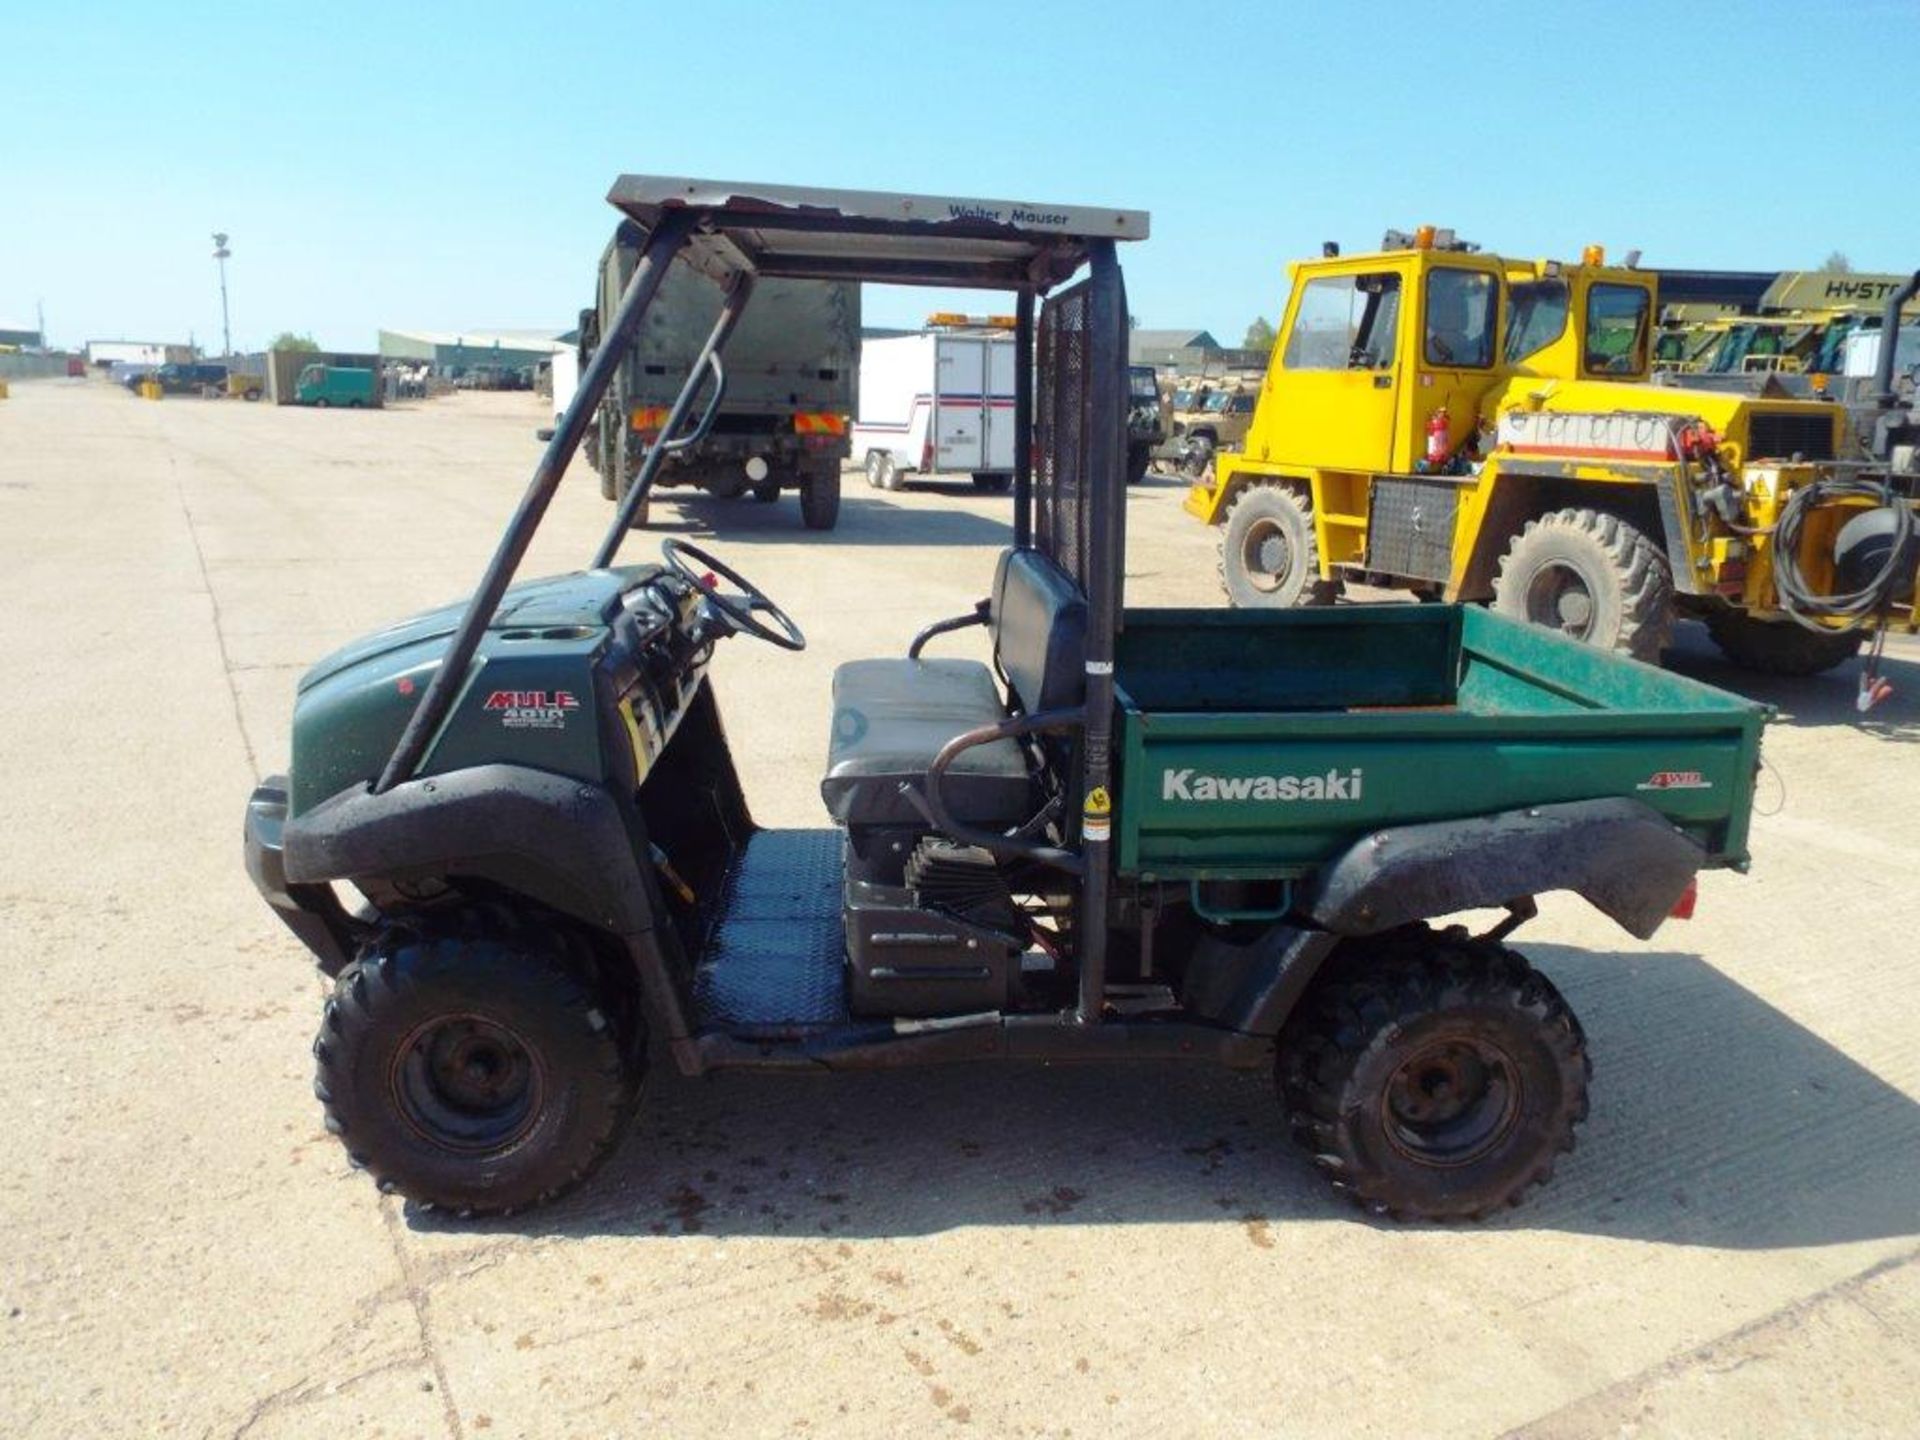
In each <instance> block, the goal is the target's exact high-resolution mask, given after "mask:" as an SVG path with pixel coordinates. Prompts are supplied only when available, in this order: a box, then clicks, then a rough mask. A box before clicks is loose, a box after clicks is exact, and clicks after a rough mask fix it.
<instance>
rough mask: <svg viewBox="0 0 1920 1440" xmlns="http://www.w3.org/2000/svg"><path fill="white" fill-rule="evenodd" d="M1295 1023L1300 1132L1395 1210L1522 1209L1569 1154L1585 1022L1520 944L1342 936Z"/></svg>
mask: <svg viewBox="0 0 1920 1440" xmlns="http://www.w3.org/2000/svg"><path fill="white" fill-rule="evenodd" d="M1329 966H1330V967H1331V969H1330V973H1327V974H1326V975H1325V976H1324V978H1323V979H1322V980H1320V981H1319V982H1317V983H1316V984H1315V986H1314V988H1313V989H1312V990H1311V991H1309V992H1308V994H1307V996H1306V997H1305V999H1303V1000H1302V1002H1301V1006H1300V1009H1299V1011H1297V1012H1296V1013H1295V1016H1294V1018H1292V1019H1291V1020H1289V1021H1288V1023H1287V1026H1286V1029H1285V1031H1284V1033H1283V1034H1282V1036H1281V1042H1280V1045H1281V1051H1280V1060H1279V1064H1278V1076H1279V1084H1280V1095H1281V1102H1282V1104H1283V1105H1284V1106H1285V1108H1286V1111H1287V1118H1288V1120H1289V1122H1290V1123H1291V1125H1292V1128H1293V1134H1294V1139H1295V1140H1296V1141H1297V1142H1298V1143H1299V1144H1300V1145H1302V1146H1303V1147H1304V1148H1305V1149H1306V1150H1307V1151H1308V1152H1309V1153H1310V1154H1312V1156H1313V1157H1314V1163H1315V1164H1316V1165H1318V1166H1319V1167H1320V1169H1322V1170H1323V1171H1325V1172H1326V1174H1327V1176H1328V1177H1329V1178H1330V1179H1331V1180H1332V1181H1333V1185H1334V1188H1335V1189H1336V1190H1338V1191H1340V1192H1341V1193H1342V1194H1344V1195H1346V1196H1347V1197H1348V1198H1349V1199H1350V1200H1352V1201H1353V1202H1354V1203H1355V1204H1357V1205H1360V1206H1361V1207H1362V1208H1364V1209H1367V1210H1370V1211H1372V1212H1373V1213H1374V1214H1376V1215H1390V1216H1392V1217H1393V1218H1394V1219H1396V1220H1465V1219H1474V1220H1478V1219H1481V1218H1483V1217H1485V1216H1487V1215H1489V1214H1491V1213H1493V1212H1494V1211H1496V1210H1499V1209H1500V1208H1502V1207H1503V1206H1509V1205H1517V1204H1519V1203H1520V1200H1521V1198H1522V1197H1523V1196H1525V1195H1526V1193H1527V1192H1528V1191H1529V1190H1531V1189H1533V1188H1534V1186H1536V1185H1539V1184H1541V1183H1542V1182H1543V1181H1545V1180H1546V1179H1547V1178H1548V1177H1549V1176H1550V1175H1552V1173H1553V1166H1554V1161H1555V1159H1556V1158H1557V1157H1558V1156H1560V1155H1561V1154H1564V1153H1565V1152H1567V1151H1569V1150H1571V1149H1573V1131H1574V1127H1575V1126H1576V1125H1578V1124H1579V1123H1580V1122H1581V1121H1582V1120H1584V1119H1586V1117H1587V1080H1588V1077H1589V1076H1590V1075H1591V1074H1592V1070H1593V1067H1592V1064H1591V1062H1590V1061H1589V1060H1588V1058H1587V1044H1586V1037H1585V1035H1584V1034H1583V1033H1582V1032H1581V1029H1580V1022H1579V1021H1578V1020H1576V1019H1575V1018H1574V1015H1573V1012H1572V1011H1571V1010H1570V1009H1568V1008H1567V1002H1566V1001H1565V1000H1563V999H1561V997H1560V992H1559V991H1557V990H1556V989H1554V987H1553V985H1552V984H1551V983H1550V982H1548V981H1547V979H1546V978H1545V977H1544V976H1542V975H1540V974H1538V973H1537V972H1535V971H1534V969H1533V968H1532V967H1531V966H1530V965H1528V964H1527V962H1526V959H1525V958H1524V957H1523V956H1521V955H1520V954H1519V953H1518V952H1517V951H1514V950H1510V949H1508V948H1507V947H1506V946H1504V945H1502V944H1499V943H1498V942H1497V941H1493V940H1480V939H1474V938H1472V937H1470V936H1468V935H1467V934H1466V932H1465V931H1464V930H1462V929H1460V928H1459V927H1457V926H1456V927H1453V928H1451V929H1448V930H1444V931H1436V930H1433V929H1432V928H1430V927H1428V926H1425V925H1412V926H1408V927H1406V928H1405V929H1402V930H1396V931H1392V932H1389V933H1387V934H1385V935H1379V936H1374V937H1371V938H1369V939H1366V940H1354V941H1348V942H1347V947H1346V948H1344V949H1343V950H1342V951H1341V952H1340V953H1337V954H1336V955H1335V956H1334V957H1333V959H1332V960H1331V961H1330V962H1329Z"/></svg>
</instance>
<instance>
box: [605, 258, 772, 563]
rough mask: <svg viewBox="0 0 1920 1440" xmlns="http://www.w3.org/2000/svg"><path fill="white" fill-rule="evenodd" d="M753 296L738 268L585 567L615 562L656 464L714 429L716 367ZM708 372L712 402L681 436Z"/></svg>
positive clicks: (721, 382)
mask: <svg viewBox="0 0 1920 1440" xmlns="http://www.w3.org/2000/svg"><path fill="white" fill-rule="evenodd" d="M752 298H753V274H752V272H751V271H747V270H742V271H740V272H739V273H737V274H736V275H735V276H734V277H733V279H732V281H731V282H730V283H729V284H728V286H727V291H726V295H725V297H724V298H723V299H722V300H721V302H720V314H719V316H718V318H717V319H715V320H714V322H713V329H712V330H710V331H709V332H708V333H707V343H706V344H704V345H702V346H701V347H700V353H699V355H698V356H696V357H695V359H694V362H693V366H692V368H691V369H689V370H688V371H687V378H686V380H685V382H683V383H682V384H681V386H680V393H679V394H678V395H676V396H674V397H673V408H672V409H670V410H669V411H668V412H667V419H666V423H665V424H663V425H662V426H661V427H660V434H659V436H658V437H657V438H656V439H655V440H654V442H653V444H651V445H649V446H648V447H647V453H646V458H644V459H643V460H641V462H640V473H639V474H638V475H636V476H634V477H633V484H632V486H630V487H629V488H628V490H627V493H626V494H625V495H623V496H621V497H620V503H619V504H618V505H616V506H615V507H614V511H613V523H612V524H610V525H608V526H607V533H606V537H605V538H604V539H602V540H601V542H600V548H599V549H598V550H596V551H594V552H593V563H592V565H591V566H589V567H588V568H590V569H593V570H603V569H605V568H606V567H607V566H609V565H611V564H613V557H614V556H615V555H617V554H619V553H620V542H621V541H623V540H625V539H626V538H627V531H628V529H629V528H631V526H632V524H633V517H634V516H635V515H637V514H638V513H639V511H640V507H641V506H642V505H644V504H645V503H646V499H647V496H648V495H649V494H650V493H651V492H652V490H653V481H654V477H655V476H656V475H658V474H659V473H660V466H661V465H662V463H664V462H665V460H666V458H667V456H669V455H671V454H672V453H673V452H674V451H676V450H684V449H686V448H687V446H689V445H692V444H694V443H695V442H696V441H698V440H699V439H700V437H701V436H703V435H705V434H706V433H707V431H709V430H710V429H712V428H713V420H714V417H715V416H716V415H718V414H719V413H720V401H721V400H722V399H723V398H724V397H725V395H726V391H727V372H726V370H725V368H724V367H723V366H722V365H721V363H720V351H721V350H722V349H723V348H724V347H725V345H726V343H727V337H728V336H729V335H731V334H733V327H734V326H735V325H736V324H738V323H739V321H740V315H741V312H743V311H744V310H745V309H746V308H747V302H748V301H749V300H751V299H752ZM709 372H711V373H712V375H713V398H712V399H710V400H709V401H708V402H707V408H706V410H705V411H704V412H703V413H702V414H701V416H700V423H699V424H698V425H696V426H694V428H693V429H692V430H690V431H688V432H687V433H686V434H685V435H681V434H680V433H679V432H680V427H681V426H682V425H684V424H685V423H686V419H687V413H688V412H689V411H690V410H692V409H693V397H694V396H696V395H698V394H699V393H700V385H701V382H703V381H704V380H705V379H706V378H707V375H708V373H709ZM620 423H621V424H623V425H624V424H626V423H627V418H626V417H625V416H624V415H623V416H621V417H620ZM616 483H617V480H616Z"/></svg>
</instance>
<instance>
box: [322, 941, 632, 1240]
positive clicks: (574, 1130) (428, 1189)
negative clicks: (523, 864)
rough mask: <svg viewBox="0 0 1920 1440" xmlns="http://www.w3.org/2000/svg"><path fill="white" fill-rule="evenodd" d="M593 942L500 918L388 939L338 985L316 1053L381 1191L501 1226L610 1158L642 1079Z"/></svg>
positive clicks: (362, 1161)
mask: <svg viewBox="0 0 1920 1440" xmlns="http://www.w3.org/2000/svg"><path fill="white" fill-rule="evenodd" d="M609 989H610V987H608V986H607V984H606V983H605V982H604V981H602V980H600V979H598V978H597V972H596V967H595V966H594V964H593V957H592V955H591V953H590V952H589V951H588V949H587V947H586V945H585V943H584V942H583V941H581V940H580V939H579V938H578V937H576V936H572V935H570V934H569V933H567V932H566V931H564V930H559V929H555V928H552V927H548V926H544V925H543V926H535V925H531V924H528V923H526V922H525V921H523V920H522V919H521V918H520V917H519V916H518V915H516V914H514V913H513V912H512V911H511V910H508V909H507V908H506V907H504V906H492V907H488V908H486V909H479V910H472V911H467V912H463V913H461V914H459V915H457V916H455V917H453V918H452V919H451V920H450V921H444V920H443V921H436V922H435V923H434V924H433V925H432V926H431V927H430V928H428V927H412V926H396V927H394V928H392V929H389V930H387V931H385V932H384V933H383V934H382V935H381V936H380V937H379V938H378V939H376V940H375V941H374V942H373V943H371V944H370V945H368V946H367V947H366V948H365V949H364V950H362V951H361V953H360V956H359V958H358V959H356V960H355V961H354V962H353V963H352V964H350V965H349V966H347V968H346V969H344V970H342V971H341V972H340V977H339V979H338V980H337V981H336V982H335V984H334V989H333V995H332V997H331V998H330V999H329V1000H328V1001H327V1006H326V1013H325V1016H324V1018H323V1019H322V1021H321V1026H320V1033H319V1035H318V1037H317V1038H316V1039H315V1040H314V1043H313V1054H314V1060H315V1062H316V1064H315V1074H314V1082H313V1089H314V1094H315V1095H316V1096H318V1097H319V1099H320V1102H321V1104H322V1105H324V1106H325V1107H326V1122H327V1129H328V1130H330V1131H332V1132H333V1133H334V1134H335V1135H337V1136H339V1137H340V1140H341V1143H342V1144H344V1145H345V1146H346V1148H347V1157H348V1159H349V1160H350V1161H352V1163H353V1164H354V1165H355V1166H356V1167H357V1168H359V1169H363V1170H365V1171H367V1173H368V1174H370V1175H371V1176H372V1177H373V1179H374V1182H375V1183H376V1184H377V1185H378V1186H379V1187H380V1190H381V1191H382V1193H392V1192H396V1191H397V1192H398V1193H400V1194H402V1195H405V1196H406V1197H407V1198H408V1199H410V1200H412V1201H414V1202H416V1203H418V1204H421V1205H429V1206H433V1207H435V1208H438V1209H446V1210H452V1211H455V1212H457V1213H459V1214H462V1215H501V1214H507V1213H509V1212H511V1211H514V1210H519V1209H523V1208H525V1207H527V1206H530V1205H539V1204H543V1203H545V1202H546V1201H548V1200H551V1199H553V1198H554V1197H556V1196H558V1195H560V1194H562V1193H564V1192H565V1191H568V1190H571V1189H572V1188H573V1187H574V1186H575V1185H578V1184H579V1183H580V1182H581V1181H582V1180H584V1179H585V1178H586V1177H587V1176H588V1175H589V1174H591V1173H592V1172H593V1170H594V1169H595V1168H596V1167H598V1166H599V1164H600V1163H601V1162H602V1161H603V1160H605V1159H606V1158H607V1156H608V1155H609V1154H611V1153H612V1151H613V1148H614V1146H615V1145H616V1144H617V1143H618V1141H619V1140H620V1137H621V1136H622V1135H623V1134H624V1133H625V1131H626V1130H627V1127H628V1125H629V1123H630V1121H631V1119H632V1116H633V1110H634V1106H635V1105H636V1103H637V1102H638V1100H639V1095H640V1081H641V1078H642V1076H643V1074H644V1072H645V1050H644V1037H643V1034H642V1029H641V1025H640V1022H639V1020H638V1018H637V1016H635V1015H633V1013H632V1009H633V1007H632V1006H631V1005H629V1004H626V1003H623V1001H624V1000H625V998H626V997H622V996H619V995H615V994H611V993H608V992H609Z"/></svg>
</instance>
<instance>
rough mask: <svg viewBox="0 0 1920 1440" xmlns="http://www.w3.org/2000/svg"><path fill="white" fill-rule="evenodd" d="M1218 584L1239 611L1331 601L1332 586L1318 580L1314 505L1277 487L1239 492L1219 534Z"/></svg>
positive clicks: (1321, 603) (1318, 569)
mask: <svg viewBox="0 0 1920 1440" xmlns="http://www.w3.org/2000/svg"><path fill="white" fill-rule="evenodd" d="M1220 586H1221V588H1222V589H1224V590H1225V591H1226V592H1227V599H1229V600H1230V601H1232V602H1233V605H1234V607H1235V608H1236V609H1239V610H1288V609H1291V608H1293V607H1294V606H1296V605H1331V604H1332V603H1333V598H1334V595H1335V593H1336V586H1335V584H1334V583H1333V582H1331V581H1326V580H1322V579H1321V578H1320V546H1319V543H1318V541H1317V540H1316V539H1315V537H1314V533H1313V503H1312V502H1311V501H1310V500H1309V499H1308V498H1307V497H1306V496H1305V495H1303V494H1301V493H1300V492H1298V491H1296V490H1292V489H1289V488H1287V487H1286V486H1282V485H1249V486H1247V487H1246V489H1244V490H1242V491H1241V492H1240V494H1239V495H1238V496H1236V497H1235V498H1234V502H1233V505H1232V506H1231V508H1229V509H1228V511H1227V523H1226V525H1225V526H1224V527H1223V528H1222V530H1221V532H1220Z"/></svg>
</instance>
